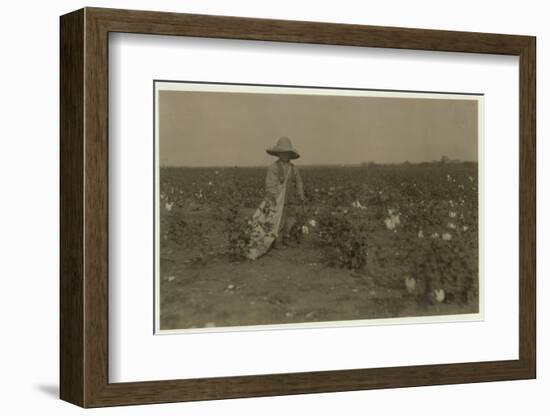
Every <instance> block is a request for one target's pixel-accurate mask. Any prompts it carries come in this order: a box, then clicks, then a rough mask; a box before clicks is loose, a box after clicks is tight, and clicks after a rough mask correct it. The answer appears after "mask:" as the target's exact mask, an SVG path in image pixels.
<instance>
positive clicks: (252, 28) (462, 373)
mask: <svg viewBox="0 0 550 416" xmlns="http://www.w3.org/2000/svg"><path fill="white" fill-rule="evenodd" d="M60 29H61V36H60V38H61V39H60V41H61V44H60V47H61V50H60V55H61V56H60V66H61V74H60V76H61V79H60V81H61V82H60V84H61V91H60V107H61V108H60V111H61V120H60V132H61V153H60V163H61V166H60V176H61V177H60V188H61V195H60V198H61V199H60V205H61V214H60V223H61V226H60V227H61V228H60V239H61V241H60V262H61V267H60V279H61V280H60V396H61V399H63V400H66V401H68V402H71V403H74V404H76V405H79V406H82V407H101V406H115V405H130V404H146V403H163V402H177V401H191V400H211V399H224V398H237V397H254V396H268V395H284V394H300V393H319V392H336V391H351V390H363V389H378V388H396V387H408V386H423V385H438V384H454V383H473V382H487V381H499V380H519V379H530V378H535V377H536V332H535V331H536V326H535V322H536V317H535V312H536V305H535V294H536V289H535V283H536V276H535V264H536V258H535V252H536V235H535V232H536V178H535V172H536V170H535V158H536V149H535V125H536V123H535V110H536V109H535V107H536V96H535V93H536V90H535V82H536V81H535V72H536V71H535V63H536V57H535V53H536V40H535V38H534V37H531V36H517V35H501V34H486V33H470V32H452V31H436V30H422V29H404V28H390V27H376V26H361V25H347V24H346V25H345V24H328V23H314V22H297V21H285V20H267V19H252V18H240V17H225V16H207V15H189V14H176V13H161V12H146V11H129V10H115V9H99V8H85V9H81V10H78V11H75V12H72V13H69V14H67V15H64V16H62V17H61V21H60ZM110 32H124V33H141V34H151V35H175V36H192V37H206V38H225V39H246V40H258V41H277V42H295V43H309V44H330V45H347V46H358V47H361V46H363V47H380V48H396V49H416V50H431V51H448V52H469V53H480V54H502V55H515V56H518V57H519V66H520V79H519V89H520V91H519V97H520V98H519V120H520V129H519V137H520V140H519V143H518V144H519V154H520V182H519V183H520V185H519V198H520V207H519V218H520V220H519V221H520V223H519V232H520V242H519V243H520V246H519V247H520V252H519V259H520V262H519V270H518V273H519V359H518V360H507V361H491V362H471V363H459V364H458V363H457V364H442V365H441V364H438V365H419V366H406V367H390V368H366V369H356V370H338V371H322V372H321V371H319V372H307V373H288V374H266V375H253V376H237V377H219V378H202V379H181V380H169V381H146V382H132V383H110V382H109V378H108V368H109V365H108V362H109V354H108V345H109V343H108V309H109V308H108V306H109V305H108V299H109V297H108V287H109V285H108V282H109V276H108V222H109V215H108V183H109V182H108V174H109V173H108V172H109V166H108V141H109V137H108V82H109V76H108V65H109V62H108V36H109V33H110Z"/></svg>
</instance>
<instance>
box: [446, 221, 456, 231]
mask: <svg viewBox="0 0 550 416" xmlns="http://www.w3.org/2000/svg"><path fill="white" fill-rule="evenodd" d="M447 228H450V229H451V230H456V224H455V223H454V222H449V223H447Z"/></svg>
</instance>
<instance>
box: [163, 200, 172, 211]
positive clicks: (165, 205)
mask: <svg viewBox="0 0 550 416" xmlns="http://www.w3.org/2000/svg"><path fill="white" fill-rule="evenodd" d="M173 207H174V203H173V202H167V203H166V204H164V208H166V211H172V208H173Z"/></svg>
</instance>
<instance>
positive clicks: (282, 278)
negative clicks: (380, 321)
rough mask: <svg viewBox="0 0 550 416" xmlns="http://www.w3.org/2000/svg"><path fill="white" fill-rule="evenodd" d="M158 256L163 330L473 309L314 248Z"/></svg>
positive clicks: (442, 313)
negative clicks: (334, 262)
mask: <svg viewBox="0 0 550 416" xmlns="http://www.w3.org/2000/svg"><path fill="white" fill-rule="evenodd" d="M164 254H165V258H163V259H162V264H163V277H162V280H161V282H160V290H161V296H160V298H161V305H160V306H161V315H160V316H161V329H162V330H167V329H184V328H205V327H230V326H244V325H267V324H289V323H304V322H324V321H345V320H355V319H374V318H389V317H406V316H423V315H424V316H425V315H448V314H462V313H475V312H477V305H473V304H472V305H458V304H446V303H442V304H439V303H432V302H429V301H427V300H426V299H424V298H422V297H418V296H413V295H409V294H408V293H407V292H406V290H404V288H403V286H402V282H401V281H395V282H392V283H391V284H386V285H382V284H380V283H377V279H376V276H369V274H368V273H367V272H364V271H361V272H357V271H350V270H346V269H339V268H331V267H326V266H324V265H322V264H321V262H320V261H321V258H320V254H319V253H318V252H317V251H316V250H315V249H313V248H308V247H304V246H303V245H302V246H300V247H288V248H286V249H272V250H270V251H269V252H268V253H267V254H266V255H265V256H263V257H261V258H260V259H258V260H255V261H252V260H245V261H240V262H230V261H228V259H227V258H224V257H219V258H215V259H211V260H209V261H208V263H207V264H196V263H195V264H190V263H186V262H184V261H182V260H181V259H180V260H179V259H178V258H179V257H180V255H179V254H178V251H177V250H166V251H165V253H164Z"/></svg>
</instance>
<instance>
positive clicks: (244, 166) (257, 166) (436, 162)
mask: <svg viewBox="0 0 550 416" xmlns="http://www.w3.org/2000/svg"><path fill="white" fill-rule="evenodd" d="M460 163H479V162H478V161H477V160H459V159H450V160H449V161H448V162H443V163H442V162H441V161H440V160H425V161H421V162H411V161H403V162H376V161H368V162H360V163H313V164H299V166H300V167H305V168H307V167H344V166H358V167H360V166H365V167H368V166H369V165H378V166H384V165H405V164H410V165H421V164H446V165H453V164H460ZM266 166H267V165H265V164H263V165H195V166H190V165H162V164H159V167H160V168H190V169H193V168H220V169H222V168H265V167H266Z"/></svg>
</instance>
